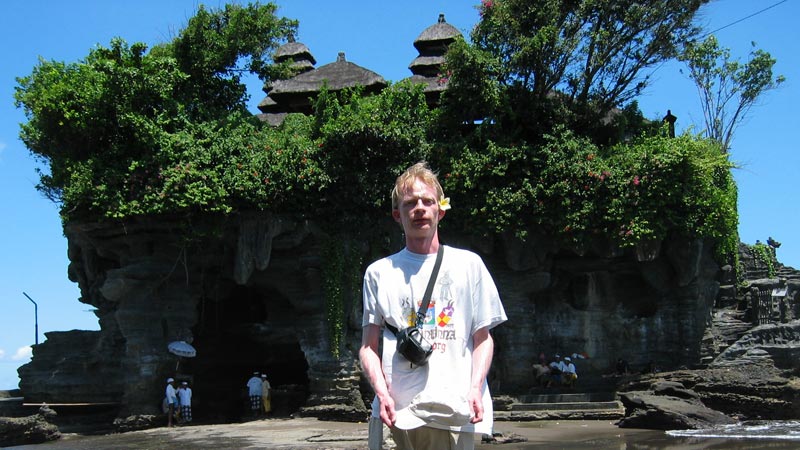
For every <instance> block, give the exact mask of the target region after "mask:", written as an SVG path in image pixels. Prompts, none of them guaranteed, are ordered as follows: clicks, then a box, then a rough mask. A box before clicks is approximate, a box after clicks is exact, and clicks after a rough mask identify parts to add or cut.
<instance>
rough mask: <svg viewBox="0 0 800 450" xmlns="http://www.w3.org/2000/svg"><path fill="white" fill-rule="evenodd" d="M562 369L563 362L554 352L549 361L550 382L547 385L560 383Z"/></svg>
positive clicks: (558, 384)
mask: <svg viewBox="0 0 800 450" xmlns="http://www.w3.org/2000/svg"><path fill="white" fill-rule="evenodd" d="M563 371H564V362H563V361H561V355H559V354H558V353H556V355H555V356H554V357H553V360H552V361H550V384H549V385H548V387H550V386H552V385H553V384H555V385H556V386H560V385H561V372H563Z"/></svg>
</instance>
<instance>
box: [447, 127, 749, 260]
mask: <svg viewBox="0 0 800 450" xmlns="http://www.w3.org/2000/svg"><path fill="white" fill-rule="evenodd" d="M730 169H731V164H730V163H729V162H728V160H727V158H726V157H725V156H724V155H721V154H720V152H719V147H718V146H717V145H716V144H715V143H714V142H713V141H710V140H704V139H700V138H697V137H693V136H689V135H683V136H680V137H678V138H675V139H671V138H668V137H664V136H651V137H641V138H639V139H637V140H636V141H634V142H632V143H629V144H618V145H616V146H613V147H608V148H599V147H597V146H596V145H595V144H593V143H592V142H591V141H590V140H588V139H586V138H582V137H579V136H575V134H574V133H572V132H571V131H569V130H566V129H563V128H561V129H556V130H555V132H554V133H553V134H552V135H548V136H547V137H546V142H545V144H544V145H542V146H529V145H524V144H521V145H517V146H511V147H503V146H499V145H497V144H495V143H493V142H489V143H488V144H487V146H486V147H485V148H480V149H477V148H472V147H464V148H463V149H462V153H460V154H459V155H458V157H457V158H454V163H453V165H452V167H450V169H449V172H447V173H446V174H445V175H444V187H445V189H446V190H447V191H450V192H463V193H467V195H462V196H461V197H460V199H461V203H464V204H463V205H459V206H460V207H461V208H463V209H465V210H466V211H468V212H469V217H467V218H466V220H468V221H469V225H468V228H469V229H472V230H474V231H479V232H482V233H501V232H504V231H508V230H515V231H516V232H517V234H518V235H520V236H521V237H524V236H525V234H526V233H527V231H528V230H530V229H532V228H544V231H545V232H546V233H548V235H550V236H554V237H556V238H558V239H559V240H560V241H561V243H562V244H564V245H567V246H569V247H572V248H586V247H588V246H589V245H590V244H591V243H592V240H593V239H595V238H598V237H602V238H603V239H606V240H608V241H610V242H613V243H616V244H617V245H619V246H621V247H626V246H631V245H633V244H635V243H637V242H640V241H643V240H651V239H664V238H665V237H666V236H667V235H668V233H670V232H673V233H679V234H681V235H684V236H692V237H699V236H704V237H711V238H714V239H716V240H717V241H718V242H720V247H719V248H720V252H721V254H730V252H732V251H733V250H735V245H736V242H737V240H736V239H735V236H736V234H735V233H731V230H735V229H736V226H737V225H738V216H737V212H736V187H735V184H734V183H733V179H732V176H731V174H730ZM731 236H733V237H734V239H733V241H730V239H729V238H730V237H731Z"/></svg>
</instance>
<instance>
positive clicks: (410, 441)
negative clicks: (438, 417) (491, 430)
mask: <svg viewBox="0 0 800 450" xmlns="http://www.w3.org/2000/svg"><path fill="white" fill-rule="evenodd" d="M379 420H380V419H379ZM391 430H392V438H393V439H394V443H395V445H397V449H398V450H474V448H475V433H471V432H463V433H459V432H456V431H448V430H440V429H438V428H430V427H419V428H414V429H413V430H401V429H398V428H394V427H392V428H391ZM371 449H372V447H370V450H371Z"/></svg>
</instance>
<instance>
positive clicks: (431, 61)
mask: <svg viewBox="0 0 800 450" xmlns="http://www.w3.org/2000/svg"><path fill="white" fill-rule="evenodd" d="M442 64H444V56H421V55H420V56H417V57H416V58H415V59H414V61H411V64H409V65H408V68H409V69H410V70H411V73H413V74H414V75H426V76H435V75H436V74H438V73H439V68H440V67H442Z"/></svg>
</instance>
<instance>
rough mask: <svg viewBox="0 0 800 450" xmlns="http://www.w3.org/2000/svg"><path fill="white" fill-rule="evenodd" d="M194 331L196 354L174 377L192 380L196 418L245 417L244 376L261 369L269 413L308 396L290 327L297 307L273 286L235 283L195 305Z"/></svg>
mask: <svg viewBox="0 0 800 450" xmlns="http://www.w3.org/2000/svg"><path fill="white" fill-rule="evenodd" d="M199 313H200V316H199V317H200V320H199V321H198V325H197V326H196V327H195V329H194V330H193V333H194V342H193V345H194V346H195V348H196V349H197V356H196V357H194V358H184V359H183V361H182V362H181V366H180V367H181V370H180V371H179V373H178V377H179V378H188V379H190V380H191V381H192V384H193V398H194V399H196V401H193V413H194V416H195V418H196V419H197V420H202V421H209V422H229V421H238V420H242V419H247V418H248V417H249V416H250V410H249V403H248V395H247V387H246V384H247V380H248V379H249V378H250V377H251V376H253V372H255V371H257V372H260V373H266V374H267V377H268V380H269V382H270V385H271V387H272V409H273V411H272V413H273V415H276V416H286V415H289V414H291V413H293V412H295V411H297V410H298V409H299V408H300V407H301V406H303V405H304V404H305V401H306V398H307V397H308V384H309V380H308V363H307V361H306V357H305V354H304V353H303V351H302V349H301V347H300V343H299V341H298V337H297V334H296V333H295V331H294V325H295V324H296V317H297V312H296V311H294V308H292V306H291V304H290V303H289V302H288V301H285V299H284V298H282V296H281V295H280V294H279V293H278V292H277V291H275V290H274V289H269V288H264V287H247V286H236V287H234V288H232V289H231V290H230V292H229V294H228V295H225V296H224V297H221V298H219V299H214V298H209V299H205V300H204V301H203V302H201V305H199Z"/></svg>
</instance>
